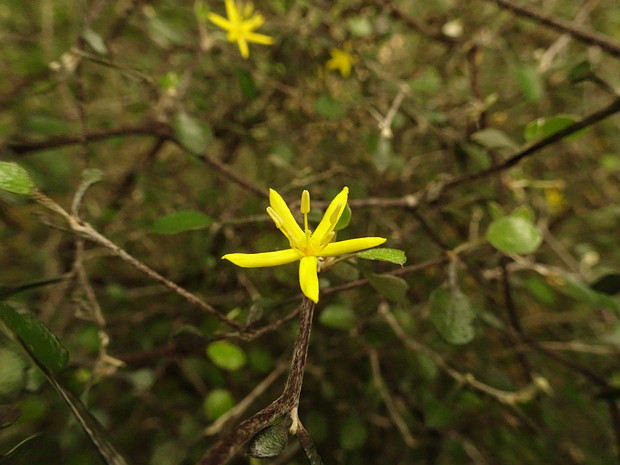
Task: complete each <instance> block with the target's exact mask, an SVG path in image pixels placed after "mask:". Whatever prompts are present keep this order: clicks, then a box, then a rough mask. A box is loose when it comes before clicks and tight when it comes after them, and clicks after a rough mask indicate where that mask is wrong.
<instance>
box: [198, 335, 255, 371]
mask: <svg viewBox="0 0 620 465" xmlns="http://www.w3.org/2000/svg"><path fill="white" fill-rule="evenodd" d="M207 356H208V357H209V358H210V359H211V361H212V362H213V363H214V364H215V365H216V366H218V367H219V368H221V369H223V370H227V371H235V370H238V369H240V368H242V367H243V366H244V365H245V362H246V360H247V356H246V354H245V352H244V351H243V349H241V347H239V346H237V345H235V344H232V343H230V342H228V341H216V342H212V343H211V344H209V345H208V346H207Z"/></svg>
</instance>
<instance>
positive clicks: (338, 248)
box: [318, 237, 386, 257]
mask: <svg viewBox="0 0 620 465" xmlns="http://www.w3.org/2000/svg"><path fill="white" fill-rule="evenodd" d="M385 241H386V239H385V238H383V237H359V238H357V239H349V240H347V241H340V242H332V243H331V244H327V246H326V247H325V248H324V249H323V250H321V251H320V252H319V253H318V255H319V257H337V256H339V255H344V254H347V253H353V252H359V251H360V250H364V249H370V248H371V247H376V246H378V245H381V244H383V243H384V242H385Z"/></svg>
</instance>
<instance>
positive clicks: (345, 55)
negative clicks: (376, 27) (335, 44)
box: [325, 42, 357, 78]
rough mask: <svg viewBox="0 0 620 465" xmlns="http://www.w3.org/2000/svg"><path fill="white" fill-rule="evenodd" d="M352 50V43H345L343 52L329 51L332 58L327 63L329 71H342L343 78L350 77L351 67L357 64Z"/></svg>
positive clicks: (333, 49) (334, 49) (335, 49)
mask: <svg viewBox="0 0 620 465" xmlns="http://www.w3.org/2000/svg"><path fill="white" fill-rule="evenodd" d="M351 49H352V47H351V42H345V44H344V46H343V50H341V49H339V48H332V49H331V50H330V51H329V54H330V55H331V56H332V57H331V58H330V59H329V60H327V63H325V66H327V69H337V70H338V71H340V74H341V75H342V77H345V78H346V77H349V75H350V74H351V67H352V66H353V65H354V64H355V63H357V57H356V56H354V55H353V54H352V53H351Z"/></svg>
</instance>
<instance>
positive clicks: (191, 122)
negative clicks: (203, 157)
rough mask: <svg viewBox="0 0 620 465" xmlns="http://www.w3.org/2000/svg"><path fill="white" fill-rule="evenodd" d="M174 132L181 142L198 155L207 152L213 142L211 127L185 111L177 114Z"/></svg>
mask: <svg viewBox="0 0 620 465" xmlns="http://www.w3.org/2000/svg"><path fill="white" fill-rule="evenodd" d="M174 131H175V134H176V136H177V137H178V138H179V142H181V144H182V145H183V146H184V147H185V148H187V150H189V151H191V152H193V153H196V154H200V153H203V152H204V151H206V150H207V148H208V147H209V144H210V143H211V141H212V140H213V134H212V133H211V128H210V127H209V125H208V124H207V123H206V122H205V121H201V120H200V119H198V118H195V117H193V116H191V115H189V114H187V113H186V112H184V111H181V112H179V113H177V115H176V117H175V119H174Z"/></svg>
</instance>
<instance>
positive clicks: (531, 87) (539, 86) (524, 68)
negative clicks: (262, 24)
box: [514, 65, 545, 102]
mask: <svg viewBox="0 0 620 465" xmlns="http://www.w3.org/2000/svg"><path fill="white" fill-rule="evenodd" d="M514 75H515V79H516V80H517V84H519V88H520V89H521V92H522V93H523V96H524V97H525V98H526V99H527V100H529V101H531V102H538V101H540V99H541V98H542V97H543V94H544V92H545V89H544V85H543V81H542V78H541V76H540V74H538V71H537V70H536V68H534V67H533V66H529V65H521V66H517V67H516V68H515V70H514Z"/></svg>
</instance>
